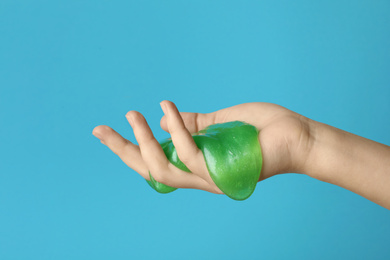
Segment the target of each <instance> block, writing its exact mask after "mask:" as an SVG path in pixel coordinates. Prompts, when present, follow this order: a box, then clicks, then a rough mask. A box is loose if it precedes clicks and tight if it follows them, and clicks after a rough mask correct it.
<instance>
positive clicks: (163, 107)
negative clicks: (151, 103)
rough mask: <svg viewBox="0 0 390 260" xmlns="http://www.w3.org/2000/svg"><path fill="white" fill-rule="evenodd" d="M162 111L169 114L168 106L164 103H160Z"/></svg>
mask: <svg viewBox="0 0 390 260" xmlns="http://www.w3.org/2000/svg"><path fill="white" fill-rule="evenodd" d="M160 106H161V109H162V111H163V112H164V114H167V112H168V111H167V105H166V104H165V103H163V102H161V103H160Z"/></svg>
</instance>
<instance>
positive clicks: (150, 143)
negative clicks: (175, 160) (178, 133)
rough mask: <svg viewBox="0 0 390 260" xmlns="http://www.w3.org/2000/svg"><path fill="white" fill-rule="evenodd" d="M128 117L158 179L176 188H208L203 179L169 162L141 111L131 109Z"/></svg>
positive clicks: (149, 166) (145, 159)
mask: <svg viewBox="0 0 390 260" xmlns="http://www.w3.org/2000/svg"><path fill="white" fill-rule="evenodd" d="M126 117H127V119H128V121H129V123H130V125H131V126H132V128H133V131H134V135H135V138H136V139H137V142H138V144H139V147H140V152H141V155H142V158H143V161H144V162H145V164H146V166H147V168H148V169H149V171H150V172H151V174H152V176H153V178H154V179H156V181H158V182H161V183H164V184H166V185H168V186H172V187H176V188H192V189H202V190H208V188H209V187H208V184H207V182H205V181H204V180H203V179H201V178H199V177H198V176H196V175H194V174H191V173H186V172H184V171H181V170H180V169H178V168H176V167H173V165H172V164H170V163H169V161H168V159H167V157H166V156H165V153H164V151H163V150H162V148H161V146H160V144H159V143H158V142H157V140H156V139H155V138H154V136H153V133H152V131H151V129H150V127H149V125H148V124H147V122H146V120H145V118H144V117H143V116H142V115H141V114H140V113H138V112H136V111H130V112H129V113H127V115H126Z"/></svg>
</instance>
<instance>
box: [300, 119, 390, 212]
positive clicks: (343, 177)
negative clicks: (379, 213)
mask: <svg viewBox="0 0 390 260" xmlns="http://www.w3.org/2000/svg"><path fill="white" fill-rule="evenodd" d="M312 128H313V129H312V138H313V144H312V147H311V149H310V151H309V153H308V156H307V160H306V162H305V164H304V169H303V173H305V174H307V175H309V176H311V177H313V178H316V179H319V180H321V181H325V182H328V183H332V184H335V185H338V186H340V187H343V188H345V189H348V190H350V191H352V192H355V193H357V194H359V195H361V196H363V197H365V198H367V199H369V200H371V201H373V202H375V203H377V204H379V205H381V206H383V207H386V208H388V209H390V147H389V146H386V145H383V144H380V143H377V142H374V141H372V140H369V139H366V138H363V137H360V136H357V135H354V134H351V133H348V132H345V131H343V130H340V129H337V128H334V127H331V126H329V125H326V124H322V123H318V122H314V123H313V127H312Z"/></svg>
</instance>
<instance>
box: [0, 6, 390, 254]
mask: <svg viewBox="0 0 390 260" xmlns="http://www.w3.org/2000/svg"><path fill="white" fill-rule="evenodd" d="M389 12H390V2H389V1H379V0H378V1H340V0H337V1H226V0H225V1H211V0H207V1H11V0H2V1H1V2H0V119H1V121H0V122H1V125H0V126H1V127H0V138H1V142H0V147H1V150H0V158H1V159H0V160H1V161H0V259H222V258H223V259H333V258H335V259H389V257H390V248H389V236H390V211H389V210H386V209H384V208H382V207H380V206H378V205H376V204H374V203H372V202H370V201H368V200H366V199H364V198H362V197H360V196H359V195H356V194H354V193H352V192H350V191H347V190H344V189H342V188H339V187H336V186H333V185H330V184H327V183H323V182H320V181H317V180H315V179H311V178H309V177H307V176H301V175H297V174H287V175H282V176H276V177H273V178H270V179H268V180H266V181H264V182H261V183H259V184H258V186H257V189H256V191H255V193H254V194H253V195H252V197H251V198H249V199H248V200H246V201H243V202H237V201H233V200H231V199H229V198H228V197H226V196H217V195H213V194H210V193H206V192H204V191H196V190H178V191H176V192H174V193H171V194H169V195H161V194H158V193H157V192H155V191H154V190H152V189H151V188H150V187H149V186H148V185H147V183H146V182H145V181H144V180H143V179H142V177H140V176H139V175H138V174H137V173H136V172H134V171H133V170H131V169H129V168H128V167H127V166H125V165H124V164H123V163H122V162H121V161H120V159H119V158H118V157H116V156H115V155H114V154H113V153H112V152H111V151H110V150H109V149H108V148H107V147H105V146H104V145H102V144H101V143H100V142H99V141H98V140H97V139H96V138H95V137H94V136H92V134H91V132H92V129H93V128H94V127H95V126H96V125H100V124H106V125H109V126H111V127H113V128H114V129H116V130H117V131H118V132H119V133H121V134H123V135H124V136H125V137H127V138H129V139H130V140H131V141H135V138H134V137H133V134H132V131H131V128H130V126H129V125H128V123H127V120H126V118H125V114H126V112H127V111H129V110H138V111H140V112H141V113H143V114H144V115H145V117H146V118H147V120H148V122H149V123H150V125H151V127H152V129H153V130H154V132H155V136H156V138H157V139H158V140H160V139H163V138H166V137H168V136H167V134H166V133H165V132H164V131H162V130H161V129H160V127H159V121H160V118H161V116H162V111H161V109H160V107H159V102H160V101H162V100H164V99H168V100H171V101H174V102H175V103H176V104H177V106H178V107H179V109H180V110H182V111H191V112H195V111H196V112H212V111H215V110H218V109H221V108H225V107H229V106H232V105H235V104H239V103H244V102H253V101H265V102H272V103H277V104H279V105H282V106H285V107H287V108H289V109H291V110H294V111H296V112H298V113H301V114H303V115H305V116H308V117H310V118H312V119H314V120H318V121H321V122H324V123H327V124H330V125H333V126H336V127H338V128H341V129H344V130H347V131H350V132H353V133H355V134H358V135H361V136H364V137H366V138H370V139H373V140H375V141H378V142H382V143H384V144H387V145H389V144H390V135H389V133H390V117H389V112H390V69H389V68H390V48H389V46H390V16H389Z"/></svg>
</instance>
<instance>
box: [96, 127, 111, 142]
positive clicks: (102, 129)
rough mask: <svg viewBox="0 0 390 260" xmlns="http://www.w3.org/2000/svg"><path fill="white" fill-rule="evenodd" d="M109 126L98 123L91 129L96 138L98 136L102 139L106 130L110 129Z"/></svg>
mask: <svg viewBox="0 0 390 260" xmlns="http://www.w3.org/2000/svg"><path fill="white" fill-rule="evenodd" d="M111 130H112V129H111V127H109V126H106V125H99V126H96V127H95V128H94V129H93V130H92V134H93V135H94V136H96V137H97V138H99V139H100V140H103V137H104V136H105V135H106V134H107V132H109V131H111Z"/></svg>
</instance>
